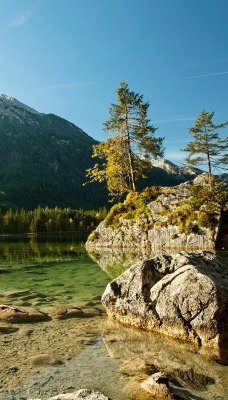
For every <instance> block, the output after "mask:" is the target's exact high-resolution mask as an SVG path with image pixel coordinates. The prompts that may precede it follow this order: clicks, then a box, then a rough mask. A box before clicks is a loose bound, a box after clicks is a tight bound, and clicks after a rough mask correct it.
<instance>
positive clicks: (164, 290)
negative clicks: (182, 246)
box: [102, 251, 228, 357]
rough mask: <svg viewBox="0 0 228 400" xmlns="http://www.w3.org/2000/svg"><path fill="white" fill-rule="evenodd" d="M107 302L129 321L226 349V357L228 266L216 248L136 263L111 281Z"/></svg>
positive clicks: (110, 309)
mask: <svg viewBox="0 0 228 400" xmlns="http://www.w3.org/2000/svg"><path fill="white" fill-rule="evenodd" d="M102 303H103V304H104V306H105V307H106V310H107V313H108V314H109V315H110V316H111V317H113V318H115V319H117V320H119V321H121V322H123V323H126V324H130V325H134V326H136V327H139V328H142V329H146V330H152V331H157V332H160V333H162V334H166V335H169V336H172V337H176V338H178V339H183V340H188V341H191V342H195V343H197V344H199V345H202V346H205V347H207V348H211V349H222V350H221V351H223V356H224V354H225V353H224V351H225V349H227V348H228V346H227V342H228V267H227V265H225V264H223V263H221V262H220V261H219V260H218V258H217V257H216V256H215V254H214V253H212V252H206V251H199V252H194V253H193V252H185V251H183V252H179V253H176V254H170V255H159V256H155V257H153V258H151V259H149V260H145V261H142V262H140V263H138V264H135V265H133V266H132V267H130V268H129V269H128V270H127V271H125V272H124V273H123V274H122V275H120V276H119V277H118V278H117V279H114V280H113V281H112V282H111V283H109V284H108V286H107V288H106V290H105V292H104V294H103V296H102ZM225 357H226V355H225Z"/></svg>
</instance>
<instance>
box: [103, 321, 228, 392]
mask: <svg viewBox="0 0 228 400" xmlns="http://www.w3.org/2000/svg"><path fill="white" fill-rule="evenodd" d="M103 338H104V343H105V346H106V349H107V352H108V354H109V356H110V357H111V358H113V359H118V360H119V361H120V362H122V363H123V364H122V367H121V369H120V372H122V374H125V375H127V376H135V375H140V374H143V373H145V371H144V370H140V366H141V367H142V366H143V365H147V366H148V365H151V366H154V367H155V368H157V369H158V370H160V371H165V372H166V373H167V374H168V376H169V377H170V379H171V387H173V388H175V391H177V392H178V394H179V395H180V396H181V398H185V397H184V395H187V394H188V395H189V394H190V393H191V395H190V397H187V398H191V399H207V400H212V399H224V400H225V399H227V396H228V389H227V374H228V366H222V365H219V364H218V363H216V362H215V361H213V360H211V359H210V357H209V355H208V356H206V355H204V356H202V355H201V354H200V351H199V349H196V348H195V347H194V346H193V345H190V344H185V343H183V342H179V341H178V340H174V339H172V338H168V337H166V338H164V337H163V336H160V335H158V334H155V333H153V332H145V331H142V330H139V329H136V328H132V327H127V326H124V325H122V324H120V323H118V322H116V321H113V320H107V322H106V325H105V326H104V333H103ZM139 361H141V362H139ZM143 361H144V364H143Z"/></svg>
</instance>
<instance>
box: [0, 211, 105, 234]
mask: <svg viewBox="0 0 228 400" xmlns="http://www.w3.org/2000/svg"><path fill="white" fill-rule="evenodd" d="M106 215H107V210H106V208H105V207H101V208H100V209H99V210H98V211H97V210H82V209H79V210H74V209H71V208H63V209H62V208H59V207H55V208H49V207H45V208H43V207H40V206H39V207H38V208H36V209H35V210H32V211H25V210H24V209H21V210H17V211H15V212H13V211H12V209H9V210H8V211H6V212H5V213H3V212H2V211H0V234H2V235H4V234H10V235H12V234H19V233H20V234H33V235H38V234H40V233H41V234H42V233H46V234H56V233H59V234H60V233H63V232H64V233H76V232H84V233H90V232H91V231H92V230H93V229H95V228H96V227H97V225H98V224H99V223H100V222H101V221H102V220H103V219H104V218H105V217H106Z"/></svg>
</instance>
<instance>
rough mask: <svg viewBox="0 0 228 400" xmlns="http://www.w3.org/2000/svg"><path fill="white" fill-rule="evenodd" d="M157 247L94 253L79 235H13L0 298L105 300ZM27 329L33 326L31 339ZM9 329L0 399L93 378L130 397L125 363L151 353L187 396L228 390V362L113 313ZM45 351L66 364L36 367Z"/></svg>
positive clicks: (218, 397) (114, 394)
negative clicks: (114, 285)
mask: <svg viewBox="0 0 228 400" xmlns="http://www.w3.org/2000/svg"><path fill="white" fill-rule="evenodd" d="M154 254H155V253H153V252H152V253H150V252H149V251H148V250H141V251H136V250H133V249H131V250H130V249H125V250H124V251H120V250H110V249H109V250H104V251H102V252H99V251H91V252H89V253H88V252H87V250H86V249H85V246H84V242H83V241H78V240H76V239H75V238H70V239H69V238H68V239H65V240H62V241H60V240H57V239H56V240H50V239H49V240H48V239H43V240H42V241H38V240H34V238H30V239H29V238H24V239H23V240H20V241H19V240H18V239H17V238H14V239H12V240H10V241H9V238H6V237H5V238H2V239H1V241H0V302H1V303H2V304H7V305H17V306H25V307H33V308H36V309H39V308H42V307H46V306H49V305H50V306H53V305H63V304H78V305H82V306H83V305H90V306H91V307H93V306H94V307H100V306H101V304H100V298H101V295H102V293H103V292H104V289H105V287H106V285H107V284H108V282H110V280H111V279H113V278H115V277H116V276H118V275H119V274H120V273H122V272H123V271H124V270H125V269H126V268H128V267H129V266H130V265H132V264H133V263H135V262H138V261H140V260H142V259H143V258H145V257H151V256H153V255H154ZM156 254H157V253H156ZM222 255H225V256H226V257H227V254H225V253H223V254H222ZM25 325H26V327H25ZM26 332H32V333H30V334H29V335H30V336H29V339H28V336H27V333H26ZM3 333H4V332H3ZM3 333H1V332H0V340H1V353H0V364H1V369H2V371H1V372H2V375H1V379H0V400H13V399H17V400H18V399H22V398H23V399H24V398H47V397H50V396H51V395H55V394H57V393H63V392H65V393H66V392H67V391H68V392H69V391H73V388H74V387H75V390H76V389H78V388H80V387H85V385H87V387H88V388H92V389H97V390H100V391H101V392H103V393H104V394H106V395H108V396H109V397H110V398H112V400H120V399H121V400H122V399H123V400H125V399H128V398H129V397H127V396H126V395H124V394H123V393H122V389H123V387H124V386H125V385H126V383H127V382H128V380H127V379H128V378H126V376H125V377H124V375H121V374H120V373H119V368H121V366H122V365H124V363H125V362H129V360H130V363H132V360H136V361H137V359H147V360H149V361H151V362H152V363H153V364H154V365H157V366H158V368H161V369H162V370H165V371H167V372H168V373H170V374H171V375H172V376H174V377H175V379H176V381H175V380H174V381H173V382H172V385H174V386H175V385H176V384H177V386H178V388H179V389H178V390H180V394H182V396H185V397H184V398H185V399H189V400H190V399H194V400H200V399H201V400H225V399H227V398H228V388H227V378H228V367H227V366H223V365H219V364H218V363H216V362H215V361H214V360H211V359H210V358H208V356H204V355H202V354H200V352H199V351H198V350H196V348H194V347H193V346H187V345H185V344H183V343H179V342H178V341H175V340H172V339H168V338H164V337H160V336H158V335H154V334H153V333H147V332H143V331H139V330H137V329H134V328H131V327H124V326H123V325H121V324H118V323H116V322H114V321H109V320H108V319H107V318H106V317H105V315H103V316H102V317H95V318H92V319H90V320H89V319H88V320H80V319H77V320H75V319H71V320H66V321H54V320H53V321H50V322H44V323H37V324H33V325H31V326H30V325H29V324H17V327H16V328H15V332H13V333H11V334H3ZM37 352H39V353H47V352H48V353H49V352H50V353H51V354H53V355H54V356H56V357H59V358H60V359H62V360H63V362H64V365H63V366H61V365H60V366H55V367H48V366H46V367H45V368H44V366H43V367H42V368H41V366H38V367H37V368H38V370H39V372H37V373H36V371H37V369H36V368H35V367H34V366H31V365H30V364H29V362H27V360H30V359H31V358H32V357H34V355H36V354H37ZM4 369H5V370H4ZM34 373H36V374H35V375H34ZM30 375H31V376H30ZM50 376H51V377H52V378H51V380H50V379H49V378H50ZM27 378H28V379H27ZM1 382H2V386H1ZM18 384H19V386H18ZM74 385H76V386H74ZM181 385H183V386H181ZM64 388H66V390H64V391H63V389H64ZM67 388H71V390H67Z"/></svg>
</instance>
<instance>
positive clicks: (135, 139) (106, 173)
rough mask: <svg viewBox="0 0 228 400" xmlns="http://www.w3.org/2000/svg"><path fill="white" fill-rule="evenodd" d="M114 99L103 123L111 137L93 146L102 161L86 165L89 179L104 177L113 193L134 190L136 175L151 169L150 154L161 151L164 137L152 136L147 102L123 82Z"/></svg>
mask: <svg viewBox="0 0 228 400" xmlns="http://www.w3.org/2000/svg"><path fill="white" fill-rule="evenodd" d="M117 99H118V101H119V104H111V106H110V109H109V114H110V119H109V120H108V121H106V122H105V123H104V127H105V128H104V130H106V131H109V132H110V133H111V134H112V137H111V138H110V139H108V140H107V141H106V142H103V143H100V144H97V145H95V146H93V157H97V158H98V159H100V160H101V162H100V163H95V165H94V166H93V167H92V168H89V169H87V176H88V177H89V179H90V182H94V181H98V182H102V181H104V180H105V181H107V188H108V191H109V194H110V195H111V196H112V197H120V196H122V195H123V194H125V193H128V192H131V191H133V192H136V191H137V189H136V182H137V181H138V179H139V177H146V176H147V170H149V169H151V162H150V159H151V157H154V158H157V157H161V156H162V155H163V147H162V142H163V138H155V137H154V133H155V131H156V128H154V127H153V126H152V125H150V120H149V119H147V111H148V108H149V103H143V96H140V95H139V94H138V93H134V92H132V91H130V90H129V88H128V85H127V84H126V83H125V82H122V83H121V84H120V87H119V88H118V89H117Z"/></svg>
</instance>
